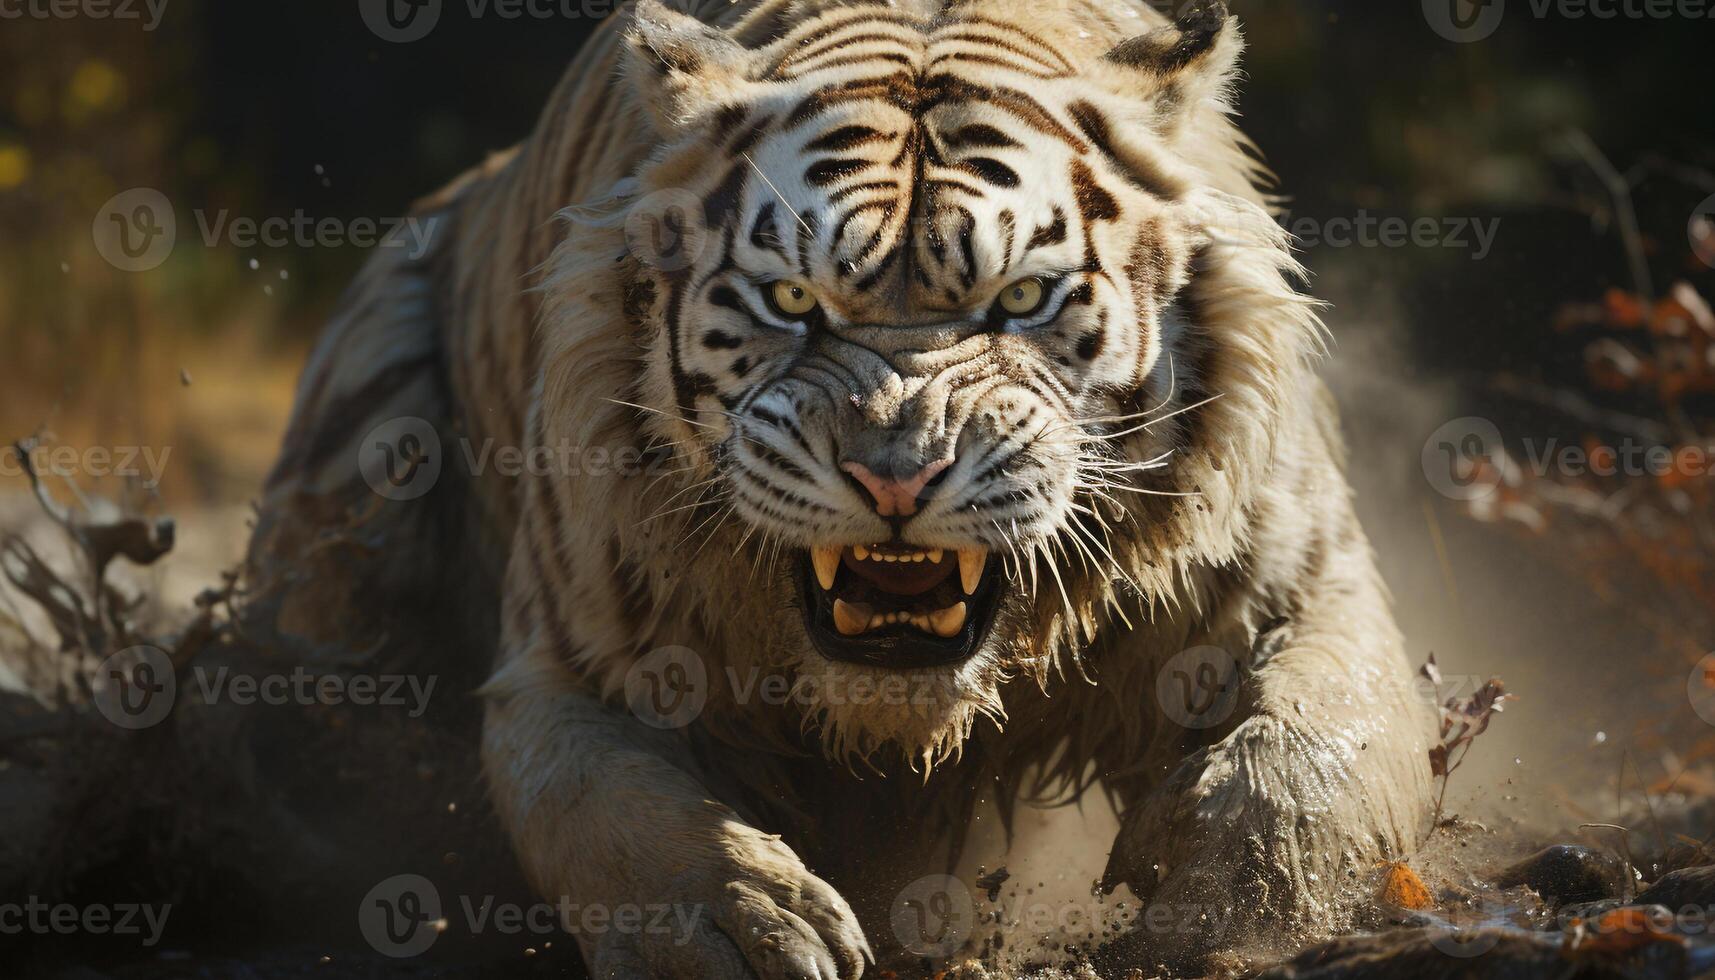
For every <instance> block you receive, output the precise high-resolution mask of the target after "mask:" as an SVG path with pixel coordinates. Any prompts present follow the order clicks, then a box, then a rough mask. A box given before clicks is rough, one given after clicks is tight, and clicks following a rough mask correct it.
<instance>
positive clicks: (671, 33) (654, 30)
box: [625, 0, 751, 133]
mask: <svg viewBox="0 0 1715 980" xmlns="http://www.w3.org/2000/svg"><path fill="white" fill-rule="evenodd" d="M625 46H626V57H625V63H626V64H625V68H626V75H628V76H629V78H630V81H631V84H632V86H633V88H634V89H635V90H636V92H637V94H638V97H639V99H640V100H641V101H642V103H643V105H644V107H645V108H646V109H648V111H649V113H650V115H651V116H653V117H654V119H655V124H656V126H657V127H658V128H660V129H661V131H662V132H664V133H672V132H676V131H678V130H680V129H682V128H684V127H685V126H686V125H687V124H690V123H692V122H694V121H696V120H697V119H698V118H700V117H702V116H703V115H705V114H706V113H708V112H709V111H711V110H712V109H714V108H715V107H716V106H720V105H730V104H732V103H733V102H734V101H737V100H738V99H739V98H740V97H741V95H742V90H743V89H744V88H746V87H747V86H748V84H749V80H748V70H749V68H750V63H751V54H750V52H749V51H747V50H745V48H744V47H743V46H742V45H740V44H739V43H738V41H737V40H735V39H734V38H733V37H732V35H730V34H728V33H727V32H725V31H723V30H721V29H720V28H718V27H714V26H712V25H710V24H705V23H703V22H702V21H700V20H698V19H696V18H695V17H691V16H689V15H686V14H682V13H680V12H679V11H677V10H673V9H671V8H669V7H668V6H667V5H666V4H665V3H662V2H661V0H638V3H637V5H636V7H635V8H633V11H632V23H631V27H630V29H628V30H627V31H626V32H625Z"/></svg>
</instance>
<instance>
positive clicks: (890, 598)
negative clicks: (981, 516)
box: [799, 544, 1002, 669]
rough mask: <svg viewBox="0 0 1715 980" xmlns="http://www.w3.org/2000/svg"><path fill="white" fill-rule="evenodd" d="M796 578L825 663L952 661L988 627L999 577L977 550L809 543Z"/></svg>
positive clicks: (929, 664) (971, 648)
mask: <svg viewBox="0 0 1715 980" xmlns="http://www.w3.org/2000/svg"><path fill="white" fill-rule="evenodd" d="M800 565H801V568H800V570H799V576H800V579H801V588H802V591H803V596H804V624H805V627H806V628H807V629H808V630H809V633H810V640H811V642H813V643H814V644H815V645H816V649H817V650H818V651H820V652H821V654H822V655H823V656H825V657H827V658H829V659H831V660H844V661H848V662H852V663H862V664H869V665H872V666H877V667H887V668H890V669H901V668H912V667H933V666H941V665H945V664H952V663H958V662H959V661H961V660H964V659H966V658H968V657H969V656H970V655H971V654H973V653H975V652H976V651H977V649H978V647H980V646H981V645H982V642H983V639H984V638H985V637H987V635H988V631H989V627H990V626H992V625H993V624H994V613H995V609H996V607H997V606H998V605H999V602H998V601H997V600H998V598H999V594H1000V582H1001V580H1002V575H1001V574H1000V571H999V565H1000V562H998V561H991V560H990V558H989V554H988V551H987V550H986V549H983V548H962V549H959V550H956V551H955V550H951V549H941V548H914V547H910V546H906V545H898V544H886V545H871V546H868V547H864V546H858V547H852V548H832V547H829V548H812V549H810V550H809V551H807V552H805V553H804V557H803V560H802V562H801V563H800Z"/></svg>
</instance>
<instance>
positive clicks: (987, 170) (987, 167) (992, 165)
mask: <svg viewBox="0 0 1715 980" xmlns="http://www.w3.org/2000/svg"><path fill="white" fill-rule="evenodd" d="M960 166H961V167H962V168H963V169H965V170H968V171H970V172H971V173H973V174H976V175H977V176H978V177H981V178H982V179H984V180H986V181H988V182H989V183H991V184H994V185H995V186H997V187H1017V186H1018V173H1017V172H1016V171H1014V170H1013V169H1012V168H1011V167H1009V166H1007V165H1006V164H1004V163H1001V162H1000V161H999V160H993V159H990V158H989V157H971V158H970V159H968V160H965V161H963V162H962V163H960Z"/></svg>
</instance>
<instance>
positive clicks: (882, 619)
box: [834, 599, 966, 637]
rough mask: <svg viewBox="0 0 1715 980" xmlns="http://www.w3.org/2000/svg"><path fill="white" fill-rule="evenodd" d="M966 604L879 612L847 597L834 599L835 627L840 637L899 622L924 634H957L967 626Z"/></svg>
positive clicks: (950, 635) (945, 635)
mask: <svg viewBox="0 0 1715 980" xmlns="http://www.w3.org/2000/svg"><path fill="white" fill-rule="evenodd" d="M965 615H966V609H965V604H964V603H962V602H957V603H954V604H953V605H951V606H948V607H947V608H945V609H937V610H935V611H933V612H927V613H908V612H903V611H894V612H876V611H875V610H873V609H871V608H870V607H869V606H867V605H864V604H863V603H859V602H847V601H845V600H844V599H835V600H834V628H835V629H837V630H839V631H840V635H841V636H857V635H858V634H860V633H867V632H869V631H870V630H875V629H881V628H882V627H884V626H892V625H895V624H898V623H910V624H911V625H912V626H915V627H917V628H918V629H920V630H922V631H923V632H925V633H933V634H935V635H936V636H940V637H952V636H957V635H958V634H959V631H960V630H962V629H964V628H965Z"/></svg>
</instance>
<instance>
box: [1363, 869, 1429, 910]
mask: <svg viewBox="0 0 1715 980" xmlns="http://www.w3.org/2000/svg"><path fill="white" fill-rule="evenodd" d="M1383 863H1384V864H1385V866H1386V867H1387V871H1386V872H1385V873H1384V874H1383V875H1382V887H1381V890H1380V891H1378V892H1377V893H1376V901H1378V902H1381V903H1382V904H1383V905H1391V906H1393V907H1394V908H1401V909H1411V910H1412V911H1414V912H1421V911H1423V910H1424V909H1428V908H1434V907H1435V900H1434V899H1433V898H1431V897H1430V895H1429V889H1428V888H1426V887H1424V884H1423V879H1422V878H1419V877H1418V876H1417V872H1415V871H1413V870H1411V868H1410V867H1409V866H1408V865H1406V863H1405V862H1404V861H1386V862H1383Z"/></svg>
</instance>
